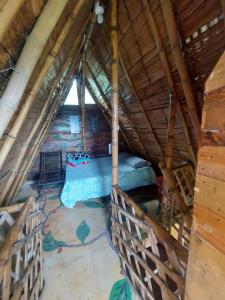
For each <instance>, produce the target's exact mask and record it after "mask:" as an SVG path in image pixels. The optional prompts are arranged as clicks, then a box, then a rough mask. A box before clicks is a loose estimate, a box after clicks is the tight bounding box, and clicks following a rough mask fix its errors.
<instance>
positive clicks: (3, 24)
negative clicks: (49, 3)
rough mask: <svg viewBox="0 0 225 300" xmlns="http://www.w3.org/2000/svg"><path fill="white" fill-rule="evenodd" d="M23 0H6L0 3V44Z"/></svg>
mask: <svg viewBox="0 0 225 300" xmlns="http://www.w3.org/2000/svg"><path fill="white" fill-rule="evenodd" d="M24 2H25V0H17V1H15V0H8V1H4V3H2V5H1V4H0V44H1V43H2V41H3V38H4V36H5V34H6V32H7V31H8V30H9V26H10V24H11V23H12V21H13V19H14V18H15V16H16V14H17V13H18V11H19V10H20V8H21V7H22V5H23V4H24Z"/></svg>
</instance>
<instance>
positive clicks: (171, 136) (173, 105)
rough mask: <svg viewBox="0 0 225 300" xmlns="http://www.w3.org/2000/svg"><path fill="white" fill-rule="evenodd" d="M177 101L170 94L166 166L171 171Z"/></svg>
mask: <svg viewBox="0 0 225 300" xmlns="http://www.w3.org/2000/svg"><path fill="white" fill-rule="evenodd" d="M176 102H177V100H176V98H175V97H174V96H173V92H172V91H171V92H170V107H169V120H168V130H167V145H166V166H167V168H168V169H169V170H170V169H171V167H172V163H173V145H174V130H175V126H176V111H177V103H176Z"/></svg>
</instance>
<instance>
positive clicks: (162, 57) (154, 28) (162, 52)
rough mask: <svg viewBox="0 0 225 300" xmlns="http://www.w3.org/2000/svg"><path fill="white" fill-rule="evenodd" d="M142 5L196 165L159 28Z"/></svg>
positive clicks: (146, 5)
mask: <svg viewBox="0 0 225 300" xmlns="http://www.w3.org/2000/svg"><path fill="white" fill-rule="evenodd" d="M142 5H143V10H144V13H145V16H146V19H147V23H148V27H149V31H150V32H151V33H152V36H153V38H154V41H155V44H156V47H157V48H158V53H159V56H160V60H161V63H162V66H163V69H164V72H165V75H166V78H167V82H168V85H169V88H170V91H171V92H172V94H173V99H174V101H175V102H176V107H177V113H178V116H179V119H180V123H181V127H182V131H183V134H184V137H185V139H186V141H187V146H188V152H189V154H190V155H191V159H192V162H193V164H194V165H196V156H195V152H194V150H193V147H192V143H191V139H190V135H189V131H188V126H187V123H186V120H185V117H184V114H183V111H182V109H181V105H180V102H179V101H178V100H177V93H176V86H175V83H174V80H173V77H172V73H171V70H170V66H169V61H168V57H167V55H166V52H165V50H164V47H163V43H162V39H161V37H160V34H159V30H158V28H157V26H156V23H155V19H154V17H153V14H152V11H151V9H150V7H149V4H148V2H147V1H146V0H142ZM169 119H170V118H169ZM170 147H171V146H170Z"/></svg>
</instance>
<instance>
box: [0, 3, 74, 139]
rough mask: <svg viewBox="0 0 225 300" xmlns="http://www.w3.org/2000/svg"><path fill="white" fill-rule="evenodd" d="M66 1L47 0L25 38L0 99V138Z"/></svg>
mask: <svg viewBox="0 0 225 300" xmlns="http://www.w3.org/2000/svg"><path fill="white" fill-rule="evenodd" d="M14 2H15V1H14ZM67 2H68V0H61V1H55V0H49V1H48V2H47V3H46V5H45V6H44V9H43V11H42V13H41V15H40V16H39V18H38V20H37V22H36V24H35V26H34V28H33V30H32V32H31V34H30V35H29V37H28V38H27V41H26V44H25V46H24V48H23V50H22V52H21V54H20V57H19V59H18V61H17V64H16V67H15V71H14V72H13V74H12V75H11V77H10V80H9V83H8V85H7V87H6V89H5V91H4V94H3V96H2V98H1V100H0V120H1V127H0V138H1V137H2V135H3V133H4V132H5V130H6V128H7V126H8V125H9V122H10V121H11V119H12V116H13V115H14V113H15V111H16V110H17V108H18V105H19V103H20V101H21V99H22V96H23V94H24V91H25V89H26V87H27V84H28V82H29V80H30V78H31V75H32V73H33V71H34V69H35V66H36V63H37V62H38V59H39V58H40V56H41V54H42V52H43V49H44V47H45V45H46V43H47V41H48V39H49V37H50V35H51V33H52V31H53V29H54V27H55V25H56V23H57V22H58V20H59V18H60V16H61V14H62V12H63V10H64V8H65V6H66V4H67Z"/></svg>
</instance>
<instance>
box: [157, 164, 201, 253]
mask: <svg viewBox="0 0 225 300" xmlns="http://www.w3.org/2000/svg"><path fill="white" fill-rule="evenodd" d="M159 167H160V169H161V171H162V173H163V176H164V180H165V182H164V195H163V198H162V202H161V221H162V224H163V227H164V228H165V229H166V230H168V231H169V232H170V233H171V234H172V235H173V236H174V237H175V238H176V239H177V240H178V241H179V242H180V243H181V244H182V245H183V246H185V247H187V248H188V246H189V241H190V232H191V225H192V206H193V199H194V185H195V174H194V170H193V167H192V166H191V165H190V164H186V165H183V166H180V167H177V168H174V169H171V170H169V169H168V168H167V167H166V164H165V163H164V162H160V164H159Z"/></svg>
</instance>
